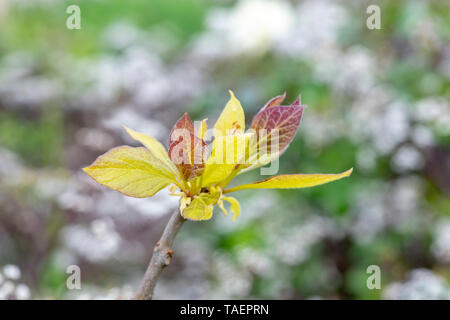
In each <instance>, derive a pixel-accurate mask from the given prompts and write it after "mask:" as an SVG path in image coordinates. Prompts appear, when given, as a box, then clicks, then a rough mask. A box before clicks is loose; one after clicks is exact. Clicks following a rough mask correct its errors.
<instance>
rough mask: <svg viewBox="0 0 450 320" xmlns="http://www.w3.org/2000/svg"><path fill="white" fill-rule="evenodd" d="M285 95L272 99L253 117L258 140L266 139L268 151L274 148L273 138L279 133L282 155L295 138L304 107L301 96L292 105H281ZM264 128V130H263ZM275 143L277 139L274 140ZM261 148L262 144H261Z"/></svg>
mask: <svg viewBox="0 0 450 320" xmlns="http://www.w3.org/2000/svg"><path fill="white" fill-rule="evenodd" d="M284 96H285V95H281V96H278V97H275V98H273V99H271V100H270V101H269V102H268V103H267V104H266V106H264V108H263V109H262V110H261V111H260V112H259V113H258V114H256V116H255V117H254V118H253V121H252V125H251V128H252V129H253V130H255V131H256V134H257V138H258V141H265V142H266V144H267V151H268V152H271V150H272V147H271V145H272V140H273V139H275V135H276V134H278V151H279V155H281V154H282V153H283V152H284V151H285V150H286V148H287V147H288V146H289V143H291V141H292V139H293V138H294V136H295V134H296V132H297V129H298V126H299V124H300V120H301V118H302V113H303V109H304V108H305V107H306V106H302V105H300V96H299V97H298V98H297V100H296V101H295V102H293V103H292V104H291V105H290V106H281V105H280V103H281V102H282V101H283V99H284ZM261 130H263V131H261ZM273 141H274V143H275V142H276V140H273ZM260 148H261V146H260Z"/></svg>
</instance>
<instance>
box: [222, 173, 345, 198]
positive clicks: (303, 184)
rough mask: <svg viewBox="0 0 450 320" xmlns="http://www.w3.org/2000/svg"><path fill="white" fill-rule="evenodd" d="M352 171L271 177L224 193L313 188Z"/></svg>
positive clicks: (343, 176) (340, 177)
mask: <svg viewBox="0 0 450 320" xmlns="http://www.w3.org/2000/svg"><path fill="white" fill-rule="evenodd" d="M352 171H353V168H352V169H350V170H347V171H345V172H342V173H339V174H320V173H317V174H283V175H279V176H275V177H270V178H268V179H265V180H262V181H258V182H254V183H249V184H243V185H240V186H237V187H234V188H230V189H227V190H224V193H230V192H234V191H238V190H243V189H289V188H307V187H313V186H317V185H321V184H324V183H328V182H331V181H335V180H339V179H342V178H345V177H348V176H350V174H351V173H352Z"/></svg>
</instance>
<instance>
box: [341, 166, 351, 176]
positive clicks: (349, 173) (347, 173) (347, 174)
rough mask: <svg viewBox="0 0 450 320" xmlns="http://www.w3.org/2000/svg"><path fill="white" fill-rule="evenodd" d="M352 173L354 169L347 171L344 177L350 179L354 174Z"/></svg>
mask: <svg viewBox="0 0 450 320" xmlns="http://www.w3.org/2000/svg"><path fill="white" fill-rule="evenodd" d="M352 172H353V168H350V169H348V170H347V171H345V172H344V174H343V175H344V176H345V177H350V175H351V174H352Z"/></svg>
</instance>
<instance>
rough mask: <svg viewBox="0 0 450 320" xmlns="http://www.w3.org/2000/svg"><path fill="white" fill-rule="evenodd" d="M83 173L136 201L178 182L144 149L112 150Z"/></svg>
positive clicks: (123, 148)
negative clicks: (134, 198)
mask: <svg viewBox="0 0 450 320" xmlns="http://www.w3.org/2000/svg"><path fill="white" fill-rule="evenodd" d="M83 170H84V171H85V172H86V173H87V174H88V175H89V176H90V177H91V178H93V179H94V180H95V181H97V182H98V183H100V184H102V185H104V186H106V187H108V188H111V189H114V190H117V191H119V192H121V193H123V194H125V195H127V196H131V197H136V198H145V197H151V196H153V195H154V194H155V193H157V192H158V191H159V190H161V189H163V188H164V187H166V186H168V185H169V184H171V183H175V182H176V178H175V176H174V175H173V174H172V173H171V172H169V171H167V169H166V167H165V166H163V165H162V164H161V162H160V161H159V160H158V159H157V158H155V156H154V155H153V154H152V153H151V152H150V151H149V150H147V149H146V148H144V147H139V148H133V147H129V146H121V147H116V148H113V149H111V150H109V151H108V152H106V153H105V154H103V155H101V156H100V157H98V158H97V159H96V160H95V161H94V163H93V164H92V165H90V166H89V167H86V168H83Z"/></svg>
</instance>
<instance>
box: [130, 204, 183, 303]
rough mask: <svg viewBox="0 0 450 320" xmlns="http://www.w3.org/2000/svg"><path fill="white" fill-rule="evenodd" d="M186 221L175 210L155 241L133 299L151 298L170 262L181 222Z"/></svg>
mask: <svg viewBox="0 0 450 320" xmlns="http://www.w3.org/2000/svg"><path fill="white" fill-rule="evenodd" d="M185 221H186V219H185V218H183V217H182V216H181V214H180V213H179V211H178V210H176V211H175V212H174V213H173V214H172V217H171V218H170V220H169V222H168V223H167V226H166V228H165V229H164V232H163V234H162V236H161V239H159V241H158V242H157V243H156V245H155V248H154V250H153V256H152V259H151V260H150V264H149V265H148V268H147V271H146V272H145V276H144V280H143V281H142V284H141V288H140V290H139V292H138V293H137V295H136V297H135V299H137V300H151V299H152V298H153V291H154V290H155V286H156V282H157V281H158V278H159V275H160V274H161V272H162V271H163V269H164V268H165V267H166V266H168V265H169V264H170V261H171V260H172V255H173V249H172V246H173V242H174V240H175V237H176V235H177V233H178V231H179V230H180V228H181V226H182V225H183V223H184V222H185Z"/></svg>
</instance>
